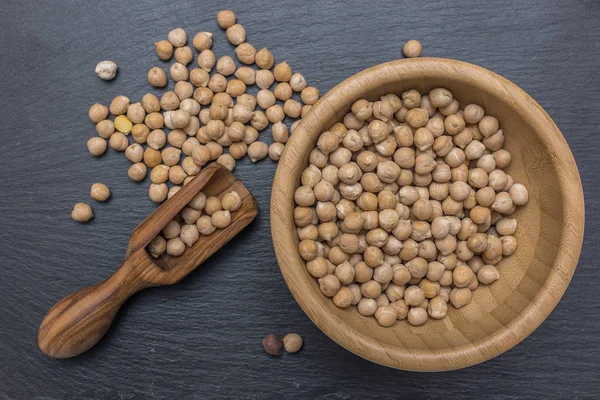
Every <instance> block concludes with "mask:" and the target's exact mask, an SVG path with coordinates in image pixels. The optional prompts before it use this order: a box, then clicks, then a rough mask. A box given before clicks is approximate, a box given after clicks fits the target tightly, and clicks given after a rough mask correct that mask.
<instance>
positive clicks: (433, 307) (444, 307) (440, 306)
mask: <svg viewBox="0 0 600 400" xmlns="http://www.w3.org/2000/svg"><path fill="white" fill-rule="evenodd" d="M427 313H428V314H429V316H430V317H431V318H433V319H442V318H444V317H445V316H446V315H448V303H446V300H444V298H442V297H441V296H436V297H434V298H432V299H431V300H429V304H428V305H427Z"/></svg>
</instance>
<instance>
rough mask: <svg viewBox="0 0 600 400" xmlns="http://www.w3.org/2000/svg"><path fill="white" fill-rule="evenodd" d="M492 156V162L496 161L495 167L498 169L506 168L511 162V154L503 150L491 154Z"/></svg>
mask: <svg viewBox="0 0 600 400" xmlns="http://www.w3.org/2000/svg"><path fill="white" fill-rule="evenodd" d="M493 156H494V161H496V167H497V168H500V169H502V168H506V167H507V166H508V164H510V162H511V160H512V156H511V154H510V153H509V152H508V151H506V150H504V149H500V150H497V151H495V152H494V153H493Z"/></svg>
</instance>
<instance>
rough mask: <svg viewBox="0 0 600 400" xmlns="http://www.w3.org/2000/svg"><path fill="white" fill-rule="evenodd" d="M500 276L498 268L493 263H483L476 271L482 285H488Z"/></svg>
mask: <svg viewBox="0 0 600 400" xmlns="http://www.w3.org/2000/svg"><path fill="white" fill-rule="evenodd" d="M499 278H500V274H499V273H498V270H497V269H496V267H494V266H493V265H484V266H482V267H481V268H480V269H479V271H477V279H478V280H479V282H481V283H483V284H484V285H489V284H491V283H493V282H495V281H497V280H498V279H499Z"/></svg>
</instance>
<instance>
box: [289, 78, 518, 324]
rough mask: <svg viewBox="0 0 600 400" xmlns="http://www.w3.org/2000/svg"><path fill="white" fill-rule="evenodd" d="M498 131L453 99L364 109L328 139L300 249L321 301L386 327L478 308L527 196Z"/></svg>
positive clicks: (301, 192)
mask: <svg viewBox="0 0 600 400" xmlns="http://www.w3.org/2000/svg"><path fill="white" fill-rule="evenodd" d="M503 145H504V132H503V130H502V129H501V128H500V124H499V122H498V120H497V119H496V118H495V117H493V116H491V115H486V114H485V111H484V109H483V108H482V107H480V106H479V105H477V104H469V105H467V106H465V107H464V108H461V107H460V106H459V103H458V101H457V100H456V99H454V98H453V96H452V93H451V92H450V91H448V90H447V89H444V88H436V89H433V90H431V91H430V92H429V93H427V94H421V93H419V92H418V91H417V90H407V91H405V92H403V93H402V94H401V95H400V96H398V95H396V94H387V95H385V96H382V97H381V98H379V99H378V100H377V101H374V102H371V101H368V100H364V99H361V100H358V101H356V102H355V103H354V104H353V105H352V107H351V110H350V112H348V113H347V114H346V115H345V116H344V118H343V121H342V122H339V123H336V124H334V125H333V126H332V127H331V128H330V129H329V130H328V131H326V132H323V133H321V135H320V136H319V138H318V141H317V145H316V147H315V148H314V149H313V150H312V151H311V153H310V157H309V166H308V167H307V168H306V169H305V170H304V171H303V172H302V176H301V186H300V187H298V188H297V189H296V191H295V194H294V200H295V203H296V207H295V209H294V220H295V223H296V225H297V233H298V238H299V240H300V242H299V245H298V249H299V252H300V256H301V257H302V258H303V259H304V260H305V261H306V268H307V271H308V272H309V273H310V275H312V276H313V277H314V278H315V279H317V280H318V283H319V287H320V290H321V292H322V293H323V294H324V295H325V296H327V297H331V298H332V301H333V303H334V304H335V305H336V306H337V307H340V308H347V307H350V306H356V307H357V310H358V312H359V313H360V314H362V315H364V316H372V315H373V316H375V318H376V320H377V322H378V323H379V324H380V325H381V326H386V327H387V326H392V325H394V324H395V323H396V321H397V320H404V319H407V320H408V323H409V324H411V325H415V326H418V325H422V324H424V323H425V322H426V321H427V320H428V319H429V318H433V319H442V318H444V317H446V315H447V313H448V303H450V304H451V305H452V306H454V307H455V308H461V307H464V306H465V305H467V304H468V303H469V302H470V301H471V298H472V292H473V291H474V290H475V289H477V287H478V286H479V285H480V284H483V285H489V284H492V283H493V282H495V281H496V280H497V279H499V272H498V268H497V267H498V265H499V263H500V262H501V261H502V259H503V257H507V256H510V255H511V254H513V253H514V252H515V250H516V248H517V240H516V239H515V237H514V236H513V235H514V233H515V231H516V229H517V220H516V219H514V218H511V217H510V216H511V214H513V213H514V212H515V210H516V207H517V206H520V205H524V204H526V203H527V201H528V192H527V189H526V188H525V186H523V185H521V184H519V183H514V181H513V178H512V177H511V176H510V175H509V174H507V173H506V172H505V171H504V169H505V168H506V167H507V166H508V165H509V163H510V161H511V154H510V153H509V152H508V151H506V150H505V149H503Z"/></svg>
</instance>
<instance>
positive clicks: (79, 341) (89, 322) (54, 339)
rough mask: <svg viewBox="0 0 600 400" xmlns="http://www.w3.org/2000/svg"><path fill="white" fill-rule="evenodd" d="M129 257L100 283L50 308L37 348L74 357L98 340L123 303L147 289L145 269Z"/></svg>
mask: <svg viewBox="0 0 600 400" xmlns="http://www.w3.org/2000/svg"><path fill="white" fill-rule="evenodd" d="M132 259H135V257H130V258H128V259H127V260H125V262H124V263H123V264H122V265H121V267H120V268H119V269H118V270H117V271H116V272H115V273H114V274H113V275H112V276H111V277H109V278H108V279H106V280H105V281H104V282H100V283H98V284H96V285H94V286H90V287H88V288H85V289H82V290H80V291H78V292H75V293H72V294H70V295H68V296H67V297H65V298H63V299H62V300H60V301H59V302H58V303H56V304H55V305H54V307H52V308H51V309H50V311H48V314H46V317H45V318H44V319H43V321H42V323H41V325H40V330H39V332H38V346H39V347H40V349H41V350H42V351H43V352H44V353H45V354H47V355H48V356H50V357H54V358H69V357H74V356H77V355H79V354H81V353H83V352H85V351H87V350H89V349H90V348H92V347H93V346H94V345H95V344H96V343H98V342H99V341H100V339H102V337H103V336H104V334H105V333H106V331H107V330H108V328H109V327H110V325H111V324H112V321H113V319H114V318H115V316H116V315H117V312H118V311H119V309H120V308H121V306H122V305H123V303H124V302H125V301H126V300H127V299H128V298H129V297H130V296H131V295H132V294H134V293H135V292H137V291H139V290H141V289H143V288H145V287H148V286H150V285H149V284H148V283H147V282H146V281H145V280H144V278H143V275H144V274H143V272H144V270H145V269H146V268H145V266H144V265H143V264H140V263H136V262H135V261H134V260H132Z"/></svg>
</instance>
